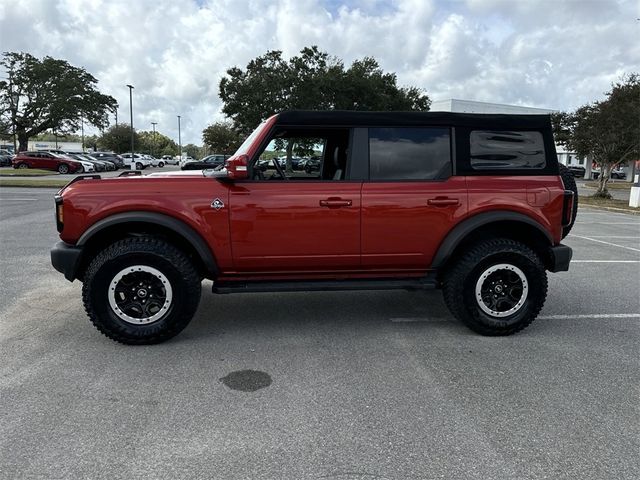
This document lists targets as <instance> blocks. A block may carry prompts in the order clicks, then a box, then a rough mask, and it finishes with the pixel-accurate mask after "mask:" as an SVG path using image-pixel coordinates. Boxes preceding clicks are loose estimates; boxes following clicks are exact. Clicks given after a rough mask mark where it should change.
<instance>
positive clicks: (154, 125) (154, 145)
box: [151, 122, 158, 157]
mask: <svg viewBox="0 0 640 480" xmlns="http://www.w3.org/2000/svg"><path fill="white" fill-rule="evenodd" d="M157 124H158V122H151V125H152V126H153V141H152V142H151V156H152V157H155V150H156V125H157Z"/></svg>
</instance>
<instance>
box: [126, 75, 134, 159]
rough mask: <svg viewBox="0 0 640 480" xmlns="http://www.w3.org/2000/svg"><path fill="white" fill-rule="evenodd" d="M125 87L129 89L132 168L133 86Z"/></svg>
mask: <svg viewBox="0 0 640 480" xmlns="http://www.w3.org/2000/svg"><path fill="white" fill-rule="evenodd" d="M127 87H129V113H130V114H131V165H132V166H133V165H134V163H133V93H132V92H133V85H127ZM132 170H133V168H132Z"/></svg>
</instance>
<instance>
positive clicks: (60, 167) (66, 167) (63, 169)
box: [58, 163, 69, 175]
mask: <svg viewBox="0 0 640 480" xmlns="http://www.w3.org/2000/svg"><path fill="white" fill-rule="evenodd" d="M58 173H61V174H63V175H64V174H66V173H69V165H67V164H66V163H61V164H60V165H58Z"/></svg>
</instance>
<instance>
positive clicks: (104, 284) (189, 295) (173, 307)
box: [82, 237, 201, 345]
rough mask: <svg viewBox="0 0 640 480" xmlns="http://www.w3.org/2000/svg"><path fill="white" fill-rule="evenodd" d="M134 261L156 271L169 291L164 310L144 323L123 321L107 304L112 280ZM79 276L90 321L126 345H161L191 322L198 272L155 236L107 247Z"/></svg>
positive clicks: (197, 292) (179, 252)
mask: <svg viewBox="0 0 640 480" xmlns="http://www.w3.org/2000/svg"><path fill="white" fill-rule="evenodd" d="M132 265H143V266H148V267H151V268H153V269H156V270H158V271H159V272H161V273H162V274H163V275H164V276H165V277H166V278H167V279H168V281H169V283H170V285H171V289H172V292H173V297H172V301H171V304H170V306H169V307H168V309H167V311H166V313H164V314H163V315H162V316H161V317H160V318H159V319H157V320H155V321H153V322H152V323H148V324H145V325H134V324H132V323H129V322H127V321H124V320H123V319H121V318H120V317H119V316H118V315H117V314H116V313H115V312H114V310H113V308H112V307H111V305H110V303H109V297H108V289H109V287H110V283H111V281H112V279H114V276H115V275H117V273H118V272H120V271H121V270H123V269H125V268H127V267H129V266H132ZM83 280H84V284H83V286H82V300H83V302H84V307H85V310H86V312H87V315H89V319H90V320H91V322H92V323H93V324H94V326H95V327H96V328H97V329H98V330H99V331H100V332H102V333H103V334H104V335H106V336H107V337H109V338H111V339H112V340H115V341H117V342H120V343H125V344H129V345H148V344H154V343H160V342H163V341H165V340H168V339H169V338H171V337H174V336H175V335H177V334H178V333H180V332H181V331H182V330H183V329H184V328H185V327H186V326H187V325H188V324H189V322H190V321H191V318H192V317H193V315H194V314H195V312H196V310H197V308H198V303H199V302H200V291H201V283H200V276H199V275H198V273H197V270H196V268H195V267H194V265H193V263H192V262H191V260H190V259H189V258H188V257H187V255H185V253H184V252H183V251H182V250H180V249H178V248H176V247H175V246H173V245H172V244H170V243H168V242H166V241H164V240H162V239H158V238H152V237H132V238H126V239H123V240H119V241H117V242H115V243H113V244H111V245H109V246H108V247H107V248H105V249H104V250H102V251H101V252H100V253H99V254H98V255H97V256H96V257H95V258H94V260H93V261H92V262H91V264H90V265H89V267H88V269H87V271H86V273H85V275H84V279H83Z"/></svg>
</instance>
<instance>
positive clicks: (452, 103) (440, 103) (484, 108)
mask: <svg viewBox="0 0 640 480" xmlns="http://www.w3.org/2000/svg"><path fill="white" fill-rule="evenodd" d="M430 111H432V112H460V113H507V114H509V113H511V114H526V115H549V114H551V113H553V112H557V111H558V110H552V109H550V108H535V107H523V106H520V105H506V104H503V103H489V102H476V101H474V100H459V99H457V98H449V99H447V100H436V101H435V102H433V103H431V109H430ZM556 153H557V154H558V161H559V162H560V163H562V164H564V165H567V166H580V167H584V168H585V175H584V178H591V166H592V165H591V162H588V161H586V160H585V159H584V158H578V155H577V154H576V153H575V152H570V151H568V150H567V149H566V148H565V147H564V146H562V145H556ZM622 170H623V171H624V172H625V173H626V174H627V181H629V182H631V181H633V162H629V164H628V165H623V166H622Z"/></svg>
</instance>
